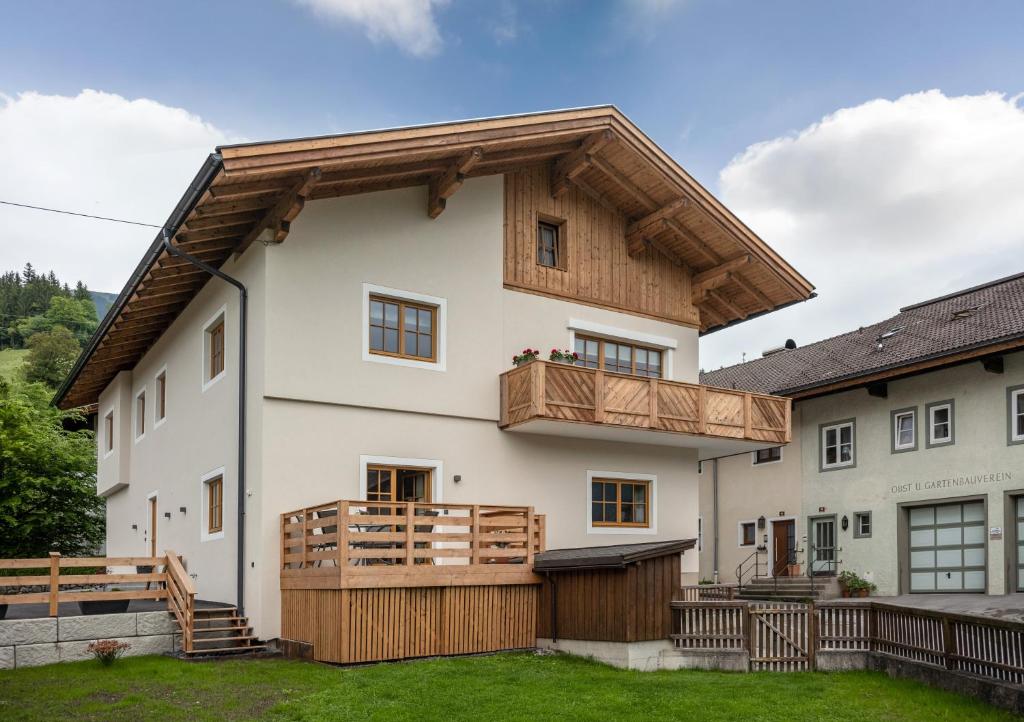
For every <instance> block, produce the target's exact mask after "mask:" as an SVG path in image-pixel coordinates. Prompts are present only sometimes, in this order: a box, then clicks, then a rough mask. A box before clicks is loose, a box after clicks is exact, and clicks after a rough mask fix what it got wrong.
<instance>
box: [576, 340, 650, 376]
mask: <svg viewBox="0 0 1024 722" xmlns="http://www.w3.org/2000/svg"><path fill="white" fill-rule="evenodd" d="M573 350H574V351H575V352H576V354H577V355H578V356H579V360H578V361H577V362H576V365H577V366H583V367H585V368H591V369H596V368H600V369H603V370H605V371H611V372H613V373H619V374H632V375H633V376H647V377H650V378H661V375H662V352H661V351H660V350H658V349H653V348H647V347H645V346H638V345H634V344H628V343H622V342H619V341H608V340H606V339H603V338H593V337H590V336H576V341H575V348H574V349H573Z"/></svg>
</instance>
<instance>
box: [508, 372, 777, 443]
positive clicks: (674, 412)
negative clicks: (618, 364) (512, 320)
mask: <svg viewBox="0 0 1024 722" xmlns="http://www.w3.org/2000/svg"><path fill="white" fill-rule="evenodd" d="M538 419H553V420H560V421H568V422H576V423H584V424H601V425H607V426H620V427H632V428H638V429H650V430H654V431H666V432H674V433H680V434H691V435H697V436H710V437H724V438H731V439H743V440H746V441H755V442H757V441H760V442H770V443H778V444H786V443H789V441H790V440H791V436H792V429H791V401H790V399H787V398H784V397H781V396H767V395H764V394H754V393H749V392H745V391H734V390H732V389H719V388H715V387H711V386H701V385H699V384H687V383H682V382H679V381H665V380H663V379H652V378H642V377H637V376H630V375H626V374H618V373H611V372H608V371H601V370H599V369H589V368H582V367H580V366H572V365H569V364H563V363H552V362H548V361H531V362H530V363H528V364H525V365H524V366H519V367H518V368H515V369H512V370H511V371H506V372H505V373H503V374H502V375H501V422H500V425H501V427H502V428H508V427H512V426H516V425H518V424H522V423H525V422H528V421H534V420H538Z"/></svg>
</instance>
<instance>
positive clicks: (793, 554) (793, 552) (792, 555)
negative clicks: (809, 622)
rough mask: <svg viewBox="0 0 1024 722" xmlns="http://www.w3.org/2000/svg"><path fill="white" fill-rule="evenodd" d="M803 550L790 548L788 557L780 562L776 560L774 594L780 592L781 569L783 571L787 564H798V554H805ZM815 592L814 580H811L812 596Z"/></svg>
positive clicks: (773, 575) (773, 581) (773, 574)
mask: <svg viewBox="0 0 1024 722" xmlns="http://www.w3.org/2000/svg"><path fill="white" fill-rule="evenodd" d="M803 551H804V550H803V549H789V550H788V551H787V552H786V558H785V559H782V560H781V561H780V562H776V563H775V564H773V565H772V593H773V594H776V595H777V594H778V593H779V571H781V570H782V568H783V567H787V566H791V565H794V564H797V563H798V557H797V554H803ZM813 593H814V582H813V581H812V582H811V594H812V596H813Z"/></svg>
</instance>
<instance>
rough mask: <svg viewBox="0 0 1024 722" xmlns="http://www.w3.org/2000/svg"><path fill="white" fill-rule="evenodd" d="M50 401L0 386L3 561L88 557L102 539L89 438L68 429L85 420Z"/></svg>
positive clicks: (42, 391) (27, 387)
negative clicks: (57, 554) (51, 556)
mask: <svg viewBox="0 0 1024 722" xmlns="http://www.w3.org/2000/svg"><path fill="white" fill-rule="evenodd" d="M65 330H66V329H65ZM50 395H51V392H50V390H49V389H48V388H46V387H45V386H43V385H42V384H27V383H21V384H12V383H9V382H6V381H3V380H2V379H0V558H10V557H14V558H26V557H29V558H36V557H45V556H46V554H47V553H48V552H51V551H59V552H60V553H61V554H66V555H89V554H94V553H96V551H97V550H98V549H99V546H100V544H101V543H102V541H103V538H104V533H105V530H104V500H103V498H102V497H99V496H97V495H96V447H95V444H94V441H93V433H92V432H91V431H87V430H83V431H68V430H67V429H65V423H69V424H75V423H77V424H81V422H82V421H83V418H82V416H81V415H80V414H78V413H77V412H73V411H72V412H69V411H61V410H60V409H57V408H55V407H54V406H52V405H51V404H50Z"/></svg>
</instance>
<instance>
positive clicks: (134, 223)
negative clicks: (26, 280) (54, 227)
mask: <svg viewBox="0 0 1024 722" xmlns="http://www.w3.org/2000/svg"><path fill="white" fill-rule="evenodd" d="M0 204H3V205H5V206H17V207H18V208H31V209H32V210H34V211H47V212H48V213H61V214H63V215H65V216H78V217H79V218H92V219H93V220H97V221H112V222H113V223H127V224H128V225H130V226H146V227H147V228H163V226H158V225H155V224H153V223H141V222H139V221H126V220H124V219H122V218H108V217H107V216H93V215H90V214H88V213H75V212H74V211H62V210H59V209H57V208H44V207H43V206H30V205H28V204H27V203H14V202H13V201H0Z"/></svg>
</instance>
